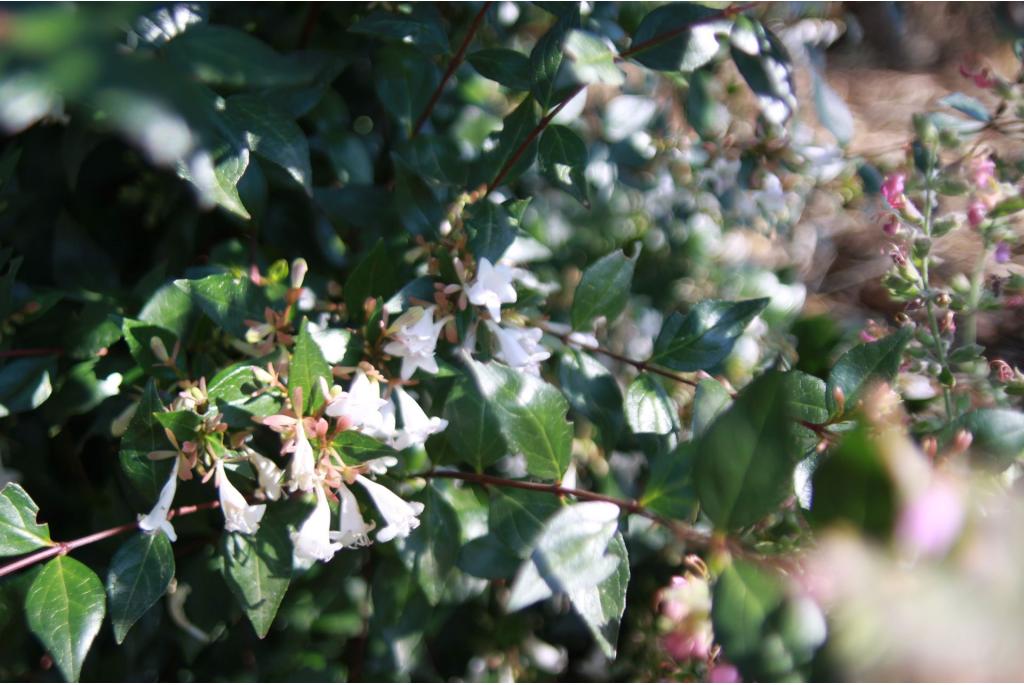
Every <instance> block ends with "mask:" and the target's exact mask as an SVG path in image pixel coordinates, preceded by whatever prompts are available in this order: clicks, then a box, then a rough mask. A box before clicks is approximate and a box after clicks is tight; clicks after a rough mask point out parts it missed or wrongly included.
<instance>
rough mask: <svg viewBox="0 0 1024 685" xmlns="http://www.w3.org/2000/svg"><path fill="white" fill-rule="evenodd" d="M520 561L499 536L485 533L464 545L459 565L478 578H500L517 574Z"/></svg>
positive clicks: (464, 571)
mask: <svg viewBox="0 0 1024 685" xmlns="http://www.w3.org/2000/svg"><path fill="white" fill-rule="evenodd" d="M520 561H521V560H520V558H519V557H518V556H516V555H515V554H513V553H512V552H511V551H510V550H509V548H508V547H507V546H506V545H505V544H504V543H502V542H501V541H500V540H498V538H497V537H495V536H494V535H483V536H481V537H478V538H473V539H472V540H470V541H469V542H467V543H466V544H465V545H463V546H462V549H460V550H459V560H458V567H459V570H460V571H462V572H463V573H467V574H469V575H471V576H474V577H476V578H485V579H487V580H498V579H505V578H511V577H512V576H513V575H515V572H516V569H517V568H519V563H520Z"/></svg>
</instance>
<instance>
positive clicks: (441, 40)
mask: <svg viewBox="0 0 1024 685" xmlns="http://www.w3.org/2000/svg"><path fill="white" fill-rule="evenodd" d="M349 31H351V32H352V33H363V34H366V35H369V36H379V37H381V38H390V39H392V40H396V41H400V42H401V43H402V44H404V45H413V46H415V47H417V48H419V49H420V50H422V51H423V52H425V53H427V54H428V55H437V54H442V53H446V52H448V49H449V48H448V35H447V34H446V33H445V29H444V26H443V24H442V23H441V17H440V15H439V14H438V12H437V10H436V9H435V8H434V7H433V6H431V5H429V4H426V3H422V4H421V3H415V4H413V6H412V11H411V12H409V13H403V12H401V11H398V12H387V11H384V10H380V9H378V10H374V11H373V12H371V13H370V14H369V15H367V16H366V17H364V18H362V19H360V20H359V21H357V22H356V23H355V24H354V25H353V26H352V27H351V28H349Z"/></svg>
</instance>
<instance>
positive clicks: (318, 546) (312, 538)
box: [291, 485, 342, 569]
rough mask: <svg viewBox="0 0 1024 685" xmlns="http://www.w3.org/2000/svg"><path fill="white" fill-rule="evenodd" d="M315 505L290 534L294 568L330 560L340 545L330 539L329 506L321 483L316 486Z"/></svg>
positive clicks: (306, 566)
mask: <svg viewBox="0 0 1024 685" xmlns="http://www.w3.org/2000/svg"><path fill="white" fill-rule="evenodd" d="M315 490H316V507H315V508H314V509H313V512H312V513H311V514H310V515H309V518H307V519H306V520H305V521H303V522H302V526H300V527H299V529H298V530H296V531H294V532H293V533H292V534H291V538H292V549H293V556H292V560H293V562H294V565H295V568H301V569H306V568H309V567H310V566H312V565H313V564H314V563H315V562H317V561H330V560H331V559H332V558H333V557H334V553H335V552H337V551H338V550H339V549H341V547H342V545H341V544H340V543H337V542H332V541H331V507H330V505H328V504H327V495H325V494H324V488H323V486H322V485H318V486H317V487H316V488H315Z"/></svg>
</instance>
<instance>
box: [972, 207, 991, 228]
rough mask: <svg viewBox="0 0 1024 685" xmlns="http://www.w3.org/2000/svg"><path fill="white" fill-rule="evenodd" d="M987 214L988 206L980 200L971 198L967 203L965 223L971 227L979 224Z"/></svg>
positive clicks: (976, 226)
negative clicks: (969, 202)
mask: <svg viewBox="0 0 1024 685" xmlns="http://www.w3.org/2000/svg"><path fill="white" fill-rule="evenodd" d="M987 214H988V207H987V206H986V205H985V203H984V202H982V201H981V200H972V201H971V204H969V205H967V223H968V224H970V226H971V228H978V226H981V222H982V221H984V220H985V216H986V215H987Z"/></svg>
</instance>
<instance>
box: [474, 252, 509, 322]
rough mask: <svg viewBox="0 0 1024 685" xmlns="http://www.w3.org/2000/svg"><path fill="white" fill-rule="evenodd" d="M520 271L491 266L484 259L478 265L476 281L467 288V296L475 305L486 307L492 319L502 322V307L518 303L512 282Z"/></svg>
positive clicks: (505, 266) (503, 265) (506, 267)
mask: <svg viewBox="0 0 1024 685" xmlns="http://www.w3.org/2000/svg"><path fill="white" fill-rule="evenodd" d="M518 271H519V270H518V269H515V268H513V267H511V266H508V265H507V264H491V261H490V260H489V259H487V258H486V257H484V258H482V259H481V260H480V262H479V264H478V265H477V270H476V279H475V280H474V281H473V282H472V283H470V284H469V287H468V288H466V296H467V297H468V298H469V301H470V302H472V303H473V304H475V305H477V306H480V307H486V308H487V311H488V312H489V313H490V315H491V318H492V319H494V320H495V321H501V305H502V304H511V303H513V302H515V301H516V289H515V287H514V286H513V285H512V281H513V280H515V278H516V277H517V275H518Z"/></svg>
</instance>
